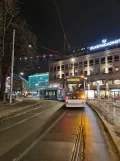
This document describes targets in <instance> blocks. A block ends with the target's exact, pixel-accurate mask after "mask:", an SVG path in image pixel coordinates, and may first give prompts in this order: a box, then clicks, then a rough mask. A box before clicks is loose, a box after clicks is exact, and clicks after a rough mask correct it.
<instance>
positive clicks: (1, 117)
mask: <svg viewBox="0 0 120 161" xmlns="http://www.w3.org/2000/svg"><path fill="white" fill-rule="evenodd" d="M39 104H40V102H39V103H36V104H33V105H30V106H26V107H23V108H21V109H19V110H16V111H14V112H10V113H8V114H6V115H4V114H3V115H0V120H1V119H4V118H6V117H7V116H11V115H12V114H14V113H16V112H20V111H22V110H24V109H27V108H30V107H34V106H37V105H39Z"/></svg>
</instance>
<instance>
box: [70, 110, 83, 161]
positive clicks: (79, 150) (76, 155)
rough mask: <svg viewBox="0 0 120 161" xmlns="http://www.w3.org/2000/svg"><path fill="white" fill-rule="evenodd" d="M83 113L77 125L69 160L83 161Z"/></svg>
mask: <svg viewBox="0 0 120 161" xmlns="http://www.w3.org/2000/svg"><path fill="white" fill-rule="evenodd" d="M83 119H84V116H83V113H82V115H81V121H80V126H79V132H78V134H77V137H76V141H75V145H74V148H73V154H72V156H71V161H83V160H84V147H85V139H84V136H85V135H84V123H83Z"/></svg>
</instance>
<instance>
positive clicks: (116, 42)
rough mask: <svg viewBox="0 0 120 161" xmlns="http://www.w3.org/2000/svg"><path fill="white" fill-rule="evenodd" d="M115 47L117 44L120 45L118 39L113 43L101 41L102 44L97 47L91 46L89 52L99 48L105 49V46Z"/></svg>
mask: <svg viewBox="0 0 120 161" xmlns="http://www.w3.org/2000/svg"><path fill="white" fill-rule="evenodd" d="M115 44H116V45H117V44H120V39H117V40H113V41H108V42H107V40H106V39H104V40H102V43H101V44H98V45H95V46H91V47H90V48H89V49H90V50H96V49H100V48H103V47H106V46H112V45H115Z"/></svg>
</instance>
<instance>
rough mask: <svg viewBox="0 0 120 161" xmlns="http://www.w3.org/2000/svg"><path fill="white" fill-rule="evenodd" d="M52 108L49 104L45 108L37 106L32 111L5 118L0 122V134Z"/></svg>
mask: <svg viewBox="0 0 120 161" xmlns="http://www.w3.org/2000/svg"><path fill="white" fill-rule="evenodd" d="M52 106H53V104H50V106H49V107H47V106H46V105H42V106H39V105H38V106H37V107H34V108H32V109H27V110H25V111H23V112H21V113H18V114H16V115H13V116H9V117H8V118H5V119H3V120H1V121H0V132H3V131H5V130H8V129H10V128H13V127H15V126H17V125H19V124H21V123H24V122H25V121H28V120H30V119H32V118H34V117H36V116H38V115H40V114H42V113H43V112H45V111H47V110H48V109H49V108H51V107H52Z"/></svg>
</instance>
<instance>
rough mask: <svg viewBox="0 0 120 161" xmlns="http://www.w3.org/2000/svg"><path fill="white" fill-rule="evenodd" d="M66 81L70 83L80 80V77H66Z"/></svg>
mask: <svg viewBox="0 0 120 161" xmlns="http://www.w3.org/2000/svg"><path fill="white" fill-rule="evenodd" d="M66 82H68V83H70V82H71V83H73V82H74V83H75V82H80V78H79V77H73V78H67V79H66Z"/></svg>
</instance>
